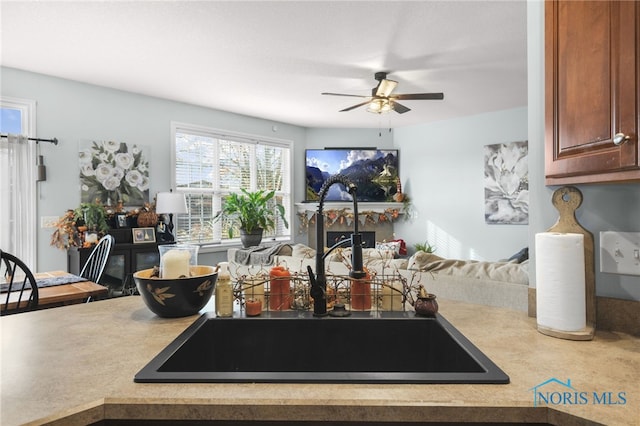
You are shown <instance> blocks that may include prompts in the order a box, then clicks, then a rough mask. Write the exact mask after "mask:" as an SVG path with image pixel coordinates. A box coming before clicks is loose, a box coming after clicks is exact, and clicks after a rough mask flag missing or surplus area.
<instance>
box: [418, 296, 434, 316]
mask: <svg viewBox="0 0 640 426" xmlns="http://www.w3.org/2000/svg"><path fill="white" fill-rule="evenodd" d="M413 307H414V309H415V310H416V315H419V316H424V317H435V316H436V314H437V313H438V302H437V301H436V295H435V294H428V295H427V296H426V297H425V296H418V299H417V300H416V303H415V304H414V306H413Z"/></svg>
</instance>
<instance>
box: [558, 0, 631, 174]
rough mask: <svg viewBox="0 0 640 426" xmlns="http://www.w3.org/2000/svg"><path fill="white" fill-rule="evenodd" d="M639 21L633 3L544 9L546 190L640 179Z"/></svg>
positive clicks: (571, 3)
mask: <svg viewBox="0 0 640 426" xmlns="http://www.w3.org/2000/svg"><path fill="white" fill-rule="evenodd" d="M639 17H640V8H639V7H638V5H637V4H636V2H632V1H631V2H628V1H621V2H618V1H611V2H608V1H607V2H602V1H556V0H551V1H547V2H546V4H545V61H546V64H545V80H546V81H545V86H546V95H545V96H546V99H545V110H546V111H545V116H546V117H545V121H546V137H545V138H546V146H545V169H546V170H545V171H546V183H547V184H548V185H554V184H565V183H589V182H614V181H631V180H640V168H639V167H638V166H639V165H640V158H639V153H638V105H639V102H640V100H639V96H638V67H639V65H638V61H639V59H638V57H639V55H638V48H639V45H640V42H639V41H638V33H637V31H638V24H639V21H640V19H639ZM617 133H623V134H624V135H627V136H629V139H628V140H626V141H625V142H623V143H622V144H619V145H617V144H616V143H614V136H615V135H616V134H617Z"/></svg>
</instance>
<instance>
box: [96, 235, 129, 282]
mask: <svg viewBox="0 0 640 426" xmlns="http://www.w3.org/2000/svg"><path fill="white" fill-rule="evenodd" d="M130 268H131V259H130V254H129V250H128V249H120V248H118V246H117V245H116V246H114V249H113V251H112V252H111V255H110V256H109V261H108V262H107V266H106V267H105V268H104V272H103V273H102V279H101V280H100V281H101V284H104V285H109V286H116V287H117V286H122V283H123V282H124V281H125V278H126V276H127V274H128V273H129V270H130Z"/></svg>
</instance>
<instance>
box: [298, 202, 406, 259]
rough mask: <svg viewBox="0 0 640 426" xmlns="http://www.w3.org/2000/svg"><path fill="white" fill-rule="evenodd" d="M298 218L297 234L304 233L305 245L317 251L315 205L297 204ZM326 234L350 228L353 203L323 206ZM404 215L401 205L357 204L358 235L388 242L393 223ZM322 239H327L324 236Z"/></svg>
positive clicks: (403, 206)
mask: <svg viewBox="0 0 640 426" xmlns="http://www.w3.org/2000/svg"><path fill="white" fill-rule="evenodd" d="M295 206H296V210H297V215H298V218H299V219H300V229H299V232H300V233H306V234H307V238H308V245H309V246H310V247H313V248H316V235H315V232H313V230H314V229H315V220H316V216H317V213H318V203H296V204H295ZM322 210H323V214H324V223H325V231H326V232H327V233H329V232H348V231H350V230H352V229H353V220H354V219H355V218H354V217H353V203H351V202H344V203H343V202H335V201H331V202H326V203H324V206H323V209H322ZM403 213H406V206H405V205H404V204H403V203H365V202H362V203H358V222H359V224H360V232H369V233H371V234H374V240H376V241H384V240H386V241H390V240H392V239H394V238H395V236H394V233H393V222H394V221H395V220H398V219H399V218H400V216H401V215H402V214H403ZM325 239H328V238H326V236H325Z"/></svg>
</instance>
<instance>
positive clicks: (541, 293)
mask: <svg viewBox="0 0 640 426" xmlns="http://www.w3.org/2000/svg"><path fill="white" fill-rule="evenodd" d="M585 288H586V283H585V269H584V235H582V234H563V233H557V232H542V233H539V234H536V294H537V295H536V311H537V321H538V325H541V326H543V327H547V328H552V329H556V330H560V331H579V330H581V329H583V328H585V327H586V321H587V319H586V318H587V314H586V301H585Z"/></svg>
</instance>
